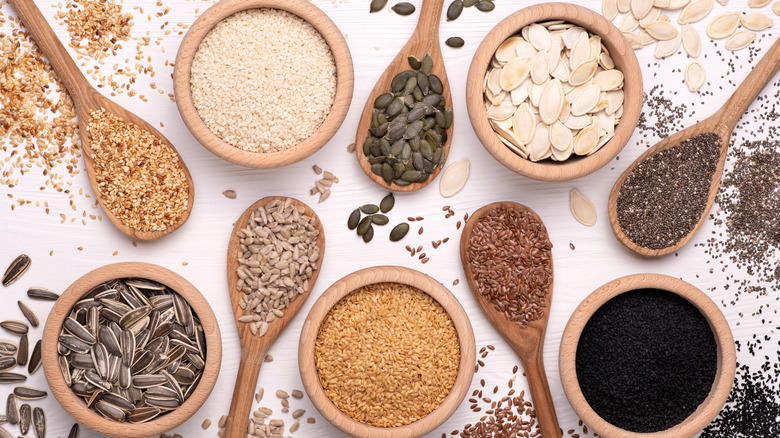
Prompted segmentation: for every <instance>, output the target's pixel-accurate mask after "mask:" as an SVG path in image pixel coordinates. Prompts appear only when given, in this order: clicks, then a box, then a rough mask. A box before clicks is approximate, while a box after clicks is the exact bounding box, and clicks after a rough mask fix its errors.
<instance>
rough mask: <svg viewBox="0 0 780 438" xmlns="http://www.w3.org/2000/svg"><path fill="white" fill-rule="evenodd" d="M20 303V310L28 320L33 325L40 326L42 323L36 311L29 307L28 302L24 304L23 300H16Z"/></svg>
mask: <svg viewBox="0 0 780 438" xmlns="http://www.w3.org/2000/svg"><path fill="white" fill-rule="evenodd" d="M16 303H17V304H18V305H19V310H21V311H22V314H23V315H24V317H25V318H27V321H29V322H30V325H31V326H33V327H38V325H39V324H40V321H39V320H38V315H36V314H35V312H33V311H32V309H30V308H29V307H27V304H24V302H23V301H17V302H16Z"/></svg>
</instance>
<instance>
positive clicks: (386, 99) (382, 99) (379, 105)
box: [374, 93, 393, 109]
mask: <svg viewBox="0 0 780 438" xmlns="http://www.w3.org/2000/svg"><path fill="white" fill-rule="evenodd" d="M392 101H393V93H385V94H382V95H381V96H379V97H377V98H376V100H375V101H374V108H376V109H383V108H387V106H388V105H390V102H392Z"/></svg>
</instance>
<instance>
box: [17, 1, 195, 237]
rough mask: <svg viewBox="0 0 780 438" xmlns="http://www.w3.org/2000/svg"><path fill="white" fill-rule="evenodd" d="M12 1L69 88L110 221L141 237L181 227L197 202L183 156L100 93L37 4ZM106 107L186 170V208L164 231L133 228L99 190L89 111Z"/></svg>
mask: <svg viewBox="0 0 780 438" xmlns="http://www.w3.org/2000/svg"><path fill="white" fill-rule="evenodd" d="M9 3H10V4H11V6H13V7H14V9H15V10H16V13H17V14H18V15H19V18H20V19H21V21H22V22H23V23H24V25H25V27H27V29H28V30H29V31H30V35H31V36H32V38H33V39H34V40H35V43H36V44H37V45H38V47H39V48H40V49H41V52H43V54H44V55H45V56H46V58H47V59H48V60H49V62H50V63H51V65H52V68H53V69H54V71H55V72H56V73H57V76H58V77H59V78H60V79H61V80H62V82H63V84H65V88H67V90H68V94H70V97H71V99H73V103H74V105H75V107H76V116H77V117H78V124H79V137H80V139H81V148H82V149H83V151H84V153H83V156H84V163H85V164H86V169H87V175H88V176H89V183H90V185H91V186H92V191H93V192H94V194H95V198H96V199H97V200H98V202H99V203H100V206H101V207H102V208H103V212H104V213H105V214H106V217H107V218H108V219H109V220H110V221H111V223H113V224H114V226H116V227H117V228H118V229H119V231H121V232H123V233H125V234H127V235H128V236H130V237H132V238H135V239H140V240H153V239H158V238H160V237H163V236H166V235H168V234H170V233H172V232H174V231H176V230H177V229H178V228H179V227H181V226H182V225H183V224H184V222H186V221H187V219H188V218H189V216H190V212H191V211H192V205H193V203H194V201H195V185H194V183H193V181H192V176H191V175H190V171H189V169H187V165H186V164H184V160H182V158H181V155H180V154H179V152H178V151H177V150H176V148H175V147H173V145H172V144H171V142H170V141H168V139H167V138H165V136H163V135H162V134H161V133H160V132H159V131H158V130H157V129H155V128H154V127H153V126H152V125H150V124H149V123H146V121H145V120H143V119H141V118H140V117H138V116H137V115H135V114H133V113H131V112H130V111H128V110H127V109H125V108H123V107H122V106H120V105H118V104H116V103H114V102H113V101H112V100H110V99H108V98H106V97H105V96H103V95H102V94H100V93H98V92H97V90H95V89H94V88H93V87H92V86H91V85H90V84H89V82H88V81H87V79H86V78H85V77H84V75H83V74H82V73H81V71H80V70H79V68H78V66H77V65H76V63H75V62H73V60H72V59H71V58H70V56H69V55H68V52H67V51H66V50H65V47H64V46H63V45H62V43H61V42H60V40H59V39H58V38H57V35H55V33H54V31H53V30H52V28H51V27H50V26H49V24H48V23H47V22H46V19H45V18H44V17H43V15H42V14H41V11H40V10H39V9H38V7H37V6H35V3H34V2H33V0H10V1H9ZM101 109H103V110H105V111H106V112H109V113H111V114H114V115H115V116H117V117H118V118H120V119H122V120H124V121H125V122H130V123H133V124H135V125H137V126H139V127H140V128H142V129H144V130H146V131H149V132H150V133H151V134H152V135H154V136H155V137H157V138H158V139H160V141H161V142H163V143H164V144H166V145H167V146H168V147H170V148H171V150H172V151H173V152H174V153H175V154H176V156H177V157H178V160H179V166H181V168H182V169H183V170H184V176H185V178H186V180H187V184H188V186H189V189H188V191H187V207H186V208H185V210H184V212H183V213H182V215H181V217H180V218H179V221H178V222H176V223H175V224H173V225H171V226H170V227H168V228H166V229H165V230H163V231H140V230H136V229H135V228H131V227H129V226H127V225H125V224H124V223H122V221H121V219H120V218H118V217H117V216H116V215H114V213H113V212H112V211H111V209H109V208H107V206H106V202H105V199H104V198H103V196H102V195H101V193H100V191H99V190H98V184H97V180H96V178H95V169H94V166H95V162H94V160H93V159H92V154H93V151H92V148H91V147H90V136H89V133H88V132H87V125H88V124H89V121H90V118H91V117H90V113H91V112H93V111H97V110H101Z"/></svg>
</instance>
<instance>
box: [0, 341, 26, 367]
mask: <svg viewBox="0 0 780 438" xmlns="http://www.w3.org/2000/svg"><path fill="white" fill-rule="evenodd" d="M29 349H30V340H29V339H28V338H27V335H22V337H21V338H20V339H19V350H17V352H16V363H18V364H19V365H20V366H25V365H27V359H28V356H29V354H30V352H29ZM0 359H2V358H0Z"/></svg>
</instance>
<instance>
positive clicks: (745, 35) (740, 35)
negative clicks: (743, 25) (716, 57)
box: [724, 30, 756, 52]
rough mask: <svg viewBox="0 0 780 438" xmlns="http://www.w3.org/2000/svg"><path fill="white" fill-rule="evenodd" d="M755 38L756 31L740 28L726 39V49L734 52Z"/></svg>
mask: <svg viewBox="0 0 780 438" xmlns="http://www.w3.org/2000/svg"><path fill="white" fill-rule="evenodd" d="M755 39H756V33H755V32H753V31H751V30H740V31H737V32H736V33H735V34H734V35H732V36H730V37H729V39H727V40H726V44H725V45H724V47H726V50H731V51H732V52H736V51H737V50H742V49H744V48H745V47H747V46H749V45H750V44H751V43H752V42H753V41H754V40H755Z"/></svg>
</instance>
